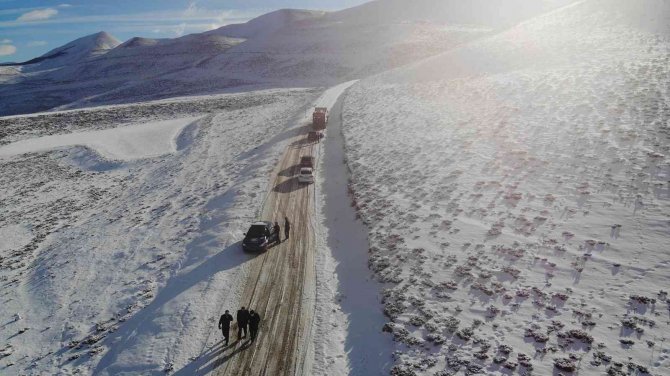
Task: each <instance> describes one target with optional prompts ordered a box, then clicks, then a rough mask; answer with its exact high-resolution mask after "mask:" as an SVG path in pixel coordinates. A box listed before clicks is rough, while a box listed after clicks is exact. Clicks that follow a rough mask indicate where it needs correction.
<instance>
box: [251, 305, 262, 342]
mask: <svg viewBox="0 0 670 376" xmlns="http://www.w3.org/2000/svg"><path fill="white" fill-rule="evenodd" d="M260 323H261V315H259V314H258V312H254V310H253V309H252V310H251V311H250V312H249V332H250V333H251V340H252V341H253V340H255V339H256V335H257V334H258V326H259V325H260Z"/></svg>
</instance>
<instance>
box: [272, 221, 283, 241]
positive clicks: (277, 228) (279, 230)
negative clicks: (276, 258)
mask: <svg viewBox="0 0 670 376" xmlns="http://www.w3.org/2000/svg"><path fill="white" fill-rule="evenodd" d="M272 229H273V230H274V232H275V234H277V241H276V243H280V242H281V239H280V235H279V233H280V232H281V228H279V223H278V222H275V225H274V227H273V228H272Z"/></svg>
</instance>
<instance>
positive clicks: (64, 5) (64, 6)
mask: <svg viewBox="0 0 670 376" xmlns="http://www.w3.org/2000/svg"><path fill="white" fill-rule="evenodd" d="M71 6H72V4H58V7H59V8H69V7H71Z"/></svg>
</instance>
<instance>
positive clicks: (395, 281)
mask: <svg viewBox="0 0 670 376" xmlns="http://www.w3.org/2000/svg"><path fill="white" fill-rule="evenodd" d="M669 15H670V9H669V4H668V2H666V1H660V0H645V1H640V2H628V1H623V0H617V1H604V0H587V1H580V2H576V3H575V4H573V5H571V6H568V7H565V8H562V9H559V10H557V11H555V12H552V13H549V14H546V15H543V16H540V17H537V18H534V19H532V20H529V21H527V22H524V23H522V24H520V25H518V26H516V27H513V28H511V29H509V30H507V31H504V32H502V33H500V34H497V35H495V36H491V37H488V38H485V39H482V40H480V41H477V42H474V43H471V44H468V45H466V46H463V47H461V48H458V49H455V50H453V51H451V52H448V53H446V54H443V55H440V56H437V57H434V58H431V59H428V60H425V61H421V62H419V63H416V64H413V65H412V66H410V67H405V68H401V69H397V70H395V71H392V72H389V73H385V74H382V75H379V76H377V77H373V78H370V79H368V80H363V81H361V82H360V83H359V84H357V85H355V86H354V87H352V89H351V90H350V93H349V95H348V96H347V97H346V99H345V103H344V106H345V107H344V134H345V139H346V145H347V160H348V161H349V165H350V167H351V168H352V171H353V172H352V173H353V176H352V184H351V190H352V192H354V195H353V198H352V200H353V201H352V205H354V206H355V207H356V208H358V210H359V213H360V215H361V217H362V218H363V220H364V221H365V222H366V223H367V225H368V227H369V229H370V231H371V234H370V242H371V247H370V264H369V265H370V268H371V269H372V270H373V271H375V273H376V275H377V278H378V279H379V280H380V281H383V282H385V283H387V284H388V286H389V288H387V289H386V290H385V292H384V302H383V304H384V312H385V314H386V315H387V317H388V324H386V325H385V327H384V330H385V331H388V332H390V333H392V334H393V336H394V338H395V340H396V348H397V350H398V351H399V352H398V353H397V356H396V367H395V369H394V372H395V374H397V375H413V374H422V375H450V374H455V373H456V372H459V370H460V372H464V373H465V374H474V373H486V374H517V373H519V374H528V373H529V372H530V370H533V371H532V372H533V374H540V375H549V374H558V373H563V374H577V373H578V374H580V375H599V374H604V373H606V372H607V373H608V374H610V375H624V374H633V375H636V374H639V375H644V374H655V375H666V374H669V373H670V349H669V348H668V334H667V333H670V326H669V325H668V315H669V313H670V311H669V309H670V305H669V304H670V300H669V299H668V286H669V285H670V277H669V276H670V251H669V248H668V244H669V242H670V186H669V185H668V184H669V183H668V182H669V181H670V159H669V158H670V130H669V128H668V127H669V126H670V91H669V88H670V86H669V83H670V81H669V77H670V68H669V67H670V60H669V59H670V58H669V56H670V29H669V26H668V25H670V22H669V21H670V20H669V19H668V17H669ZM573 371H574V372H573ZM459 374H460V373H459Z"/></svg>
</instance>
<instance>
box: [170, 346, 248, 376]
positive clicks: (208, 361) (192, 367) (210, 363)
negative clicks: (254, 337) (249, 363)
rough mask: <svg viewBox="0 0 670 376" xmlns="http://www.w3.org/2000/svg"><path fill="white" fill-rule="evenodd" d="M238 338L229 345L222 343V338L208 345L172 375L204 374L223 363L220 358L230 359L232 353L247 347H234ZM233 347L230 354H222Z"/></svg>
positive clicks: (189, 375)
mask: <svg viewBox="0 0 670 376" xmlns="http://www.w3.org/2000/svg"><path fill="white" fill-rule="evenodd" d="M239 342H240V340H235V341H233V342H232V343H231V344H229V345H225V346H224V345H223V340H221V341H219V342H218V343H216V344H215V345H214V346H212V347H210V348H209V349H207V351H205V352H204V353H202V354H201V355H200V356H198V358H197V359H195V360H193V361H192V362H191V363H188V364H187V365H185V366H184V367H183V368H182V369H180V370H179V371H177V372H175V373H174V376H191V375H206V374H208V373H210V372H212V371H214V370H215V369H216V368H218V367H220V366H221V364H223V363H224V361H222V359H225V360H227V359H230V358H231V357H232V356H233V355H235V354H237V353H239V352H240V351H242V350H244V349H246V348H248V347H249V345H245V344H244V343H242V345H241V346H240V347H239V348H237V349H235V347H236V346H238V344H239ZM230 349H234V350H233V351H232V352H231V353H230V354H228V355H226V356H223V355H224V354H225V352H226V351H227V350H230Z"/></svg>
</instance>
